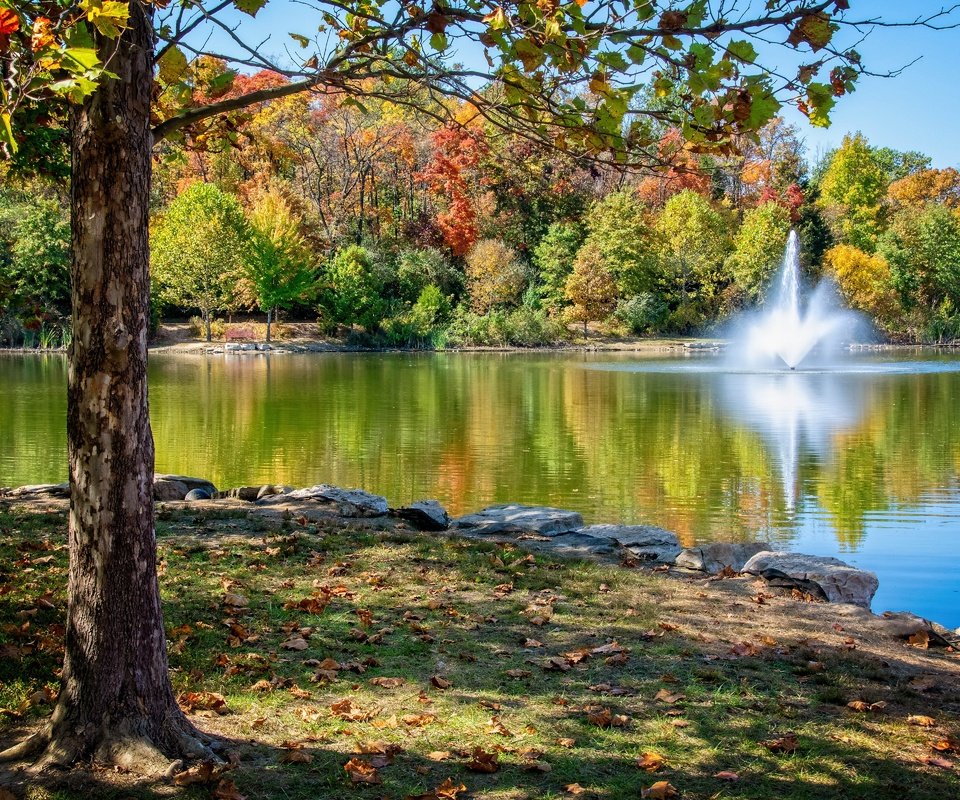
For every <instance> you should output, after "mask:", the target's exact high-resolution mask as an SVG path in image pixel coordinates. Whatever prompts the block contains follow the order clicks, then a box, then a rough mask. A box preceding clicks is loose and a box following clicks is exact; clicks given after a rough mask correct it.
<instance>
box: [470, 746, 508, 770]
mask: <svg viewBox="0 0 960 800" xmlns="http://www.w3.org/2000/svg"><path fill="white" fill-rule="evenodd" d="M467 769H469V770H470V771H471V772H487V773H491V772H496V771H497V770H498V769H500V762H499V761H498V760H497V754H496V752H493V753H488V752H487V751H486V750H484V749H483V748H482V747H475V748H473V754H472V755H471V757H470V760H469V761H468V762H467Z"/></svg>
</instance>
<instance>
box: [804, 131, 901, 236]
mask: <svg viewBox="0 0 960 800" xmlns="http://www.w3.org/2000/svg"><path fill="white" fill-rule="evenodd" d="M888 182H889V181H888V177H887V173H886V171H885V168H884V165H883V164H882V163H881V160H880V159H879V158H878V157H877V154H876V152H875V151H874V149H873V148H872V147H870V145H869V144H868V143H867V140H866V138H865V137H864V136H863V134H861V133H857V134H854V135H853V136H849V135H848V136H844V137H843V143H842V144H841V145H840V148H839V149H838V150H836V152H834V154H833V157H832V158H831V159H830V165H829V166H828V167H827V169H826V172H825V173H824V175H823V180H822V181H821V183H820V203H821V205H822V206H823V207H824V209H825V210H826V211H827V214H828V218H829V219H830V221H831V224H832V225H833V227H834V230H835V231H836V233H837V235H838V237H839V238H840V239H841V240H842V241H844V242H846V243H847V244H852V245H853V246H854V247H858V248H860V249H861V250H865V251H867V252H873V250H874V249H875V248H876V243H877V237H878V236H879V235H880V233H881V230H882V226H883V206H882V203H883V198H884V195H885V194H886V191H887V184H888Z"/></svg>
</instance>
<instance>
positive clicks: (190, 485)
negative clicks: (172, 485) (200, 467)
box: [153, 475, 217, 497]
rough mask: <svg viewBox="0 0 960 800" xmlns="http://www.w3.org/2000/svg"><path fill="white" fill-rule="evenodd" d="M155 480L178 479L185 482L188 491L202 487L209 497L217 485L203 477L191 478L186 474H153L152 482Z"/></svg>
mask: <svg viewBox="0 0 960 800" xmlns="http://www.w3.org/2000/svg"><path fill="white" fill-rule="evenodd" d="M157 481H179V482H180V483H183V484H186V486H187V491H188V492H189V491H190V490H191V489H203V490H204V491H205V492H207V494H209V495H210V496H211V497H213V496H214V495H215V494H216V493H217V487H216V486H214V485H213V484H212V483H210V481H208V480H206V479H205V478H191V477H189V476H187V475H154V476H153V482H154V483H156V482H157Z"/></svg>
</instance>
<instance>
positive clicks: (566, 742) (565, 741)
mask: <svg viewBox="0 0 960 800" xmlns="http://www.w3.org/2000/svg"><path fill="white" fill-rule="evenodd" d="M576 743H577V740H576V739H571V738H569V737H567V736H565V737H563V738H562V739H557V744H558V745H560V747H573V746H574V745H576Z"/></svg>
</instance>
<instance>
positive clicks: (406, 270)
mask: <svg viewBox="0 0 960 800" xmlns="http://www.w3.org/2000/svg"><path fill="white" fill-rule="evenodd" d="M396 280H397V284H398V287H399V291H400V296H401V297H403V298H404V299H407V300H410V301H413V300H414V299H415V298H417V297H418V296H419V295H420V293H421V292H422V291H423V290H424V289H425V288H426V287H427V286H430V285H433V286H436V287H437V289H439V291H440V292H441V293H443V294H447V295H451V294H452V295H457V294H459V293H460V292H461V291H462V290H463V274H462V273H461V272H459V271H458V270H457V269H455V268H454V266H453V265H452V264H451V263H450V261H449V259H448V258H447V257H446V256H445V255H444V254H443V253H442V252H440V251H439V250H437V249H436V248H435V247H425V248H423V249H420V250H403V251H401V252H400V254H399V255H398V256H397V266H396Z"/></svg>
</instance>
